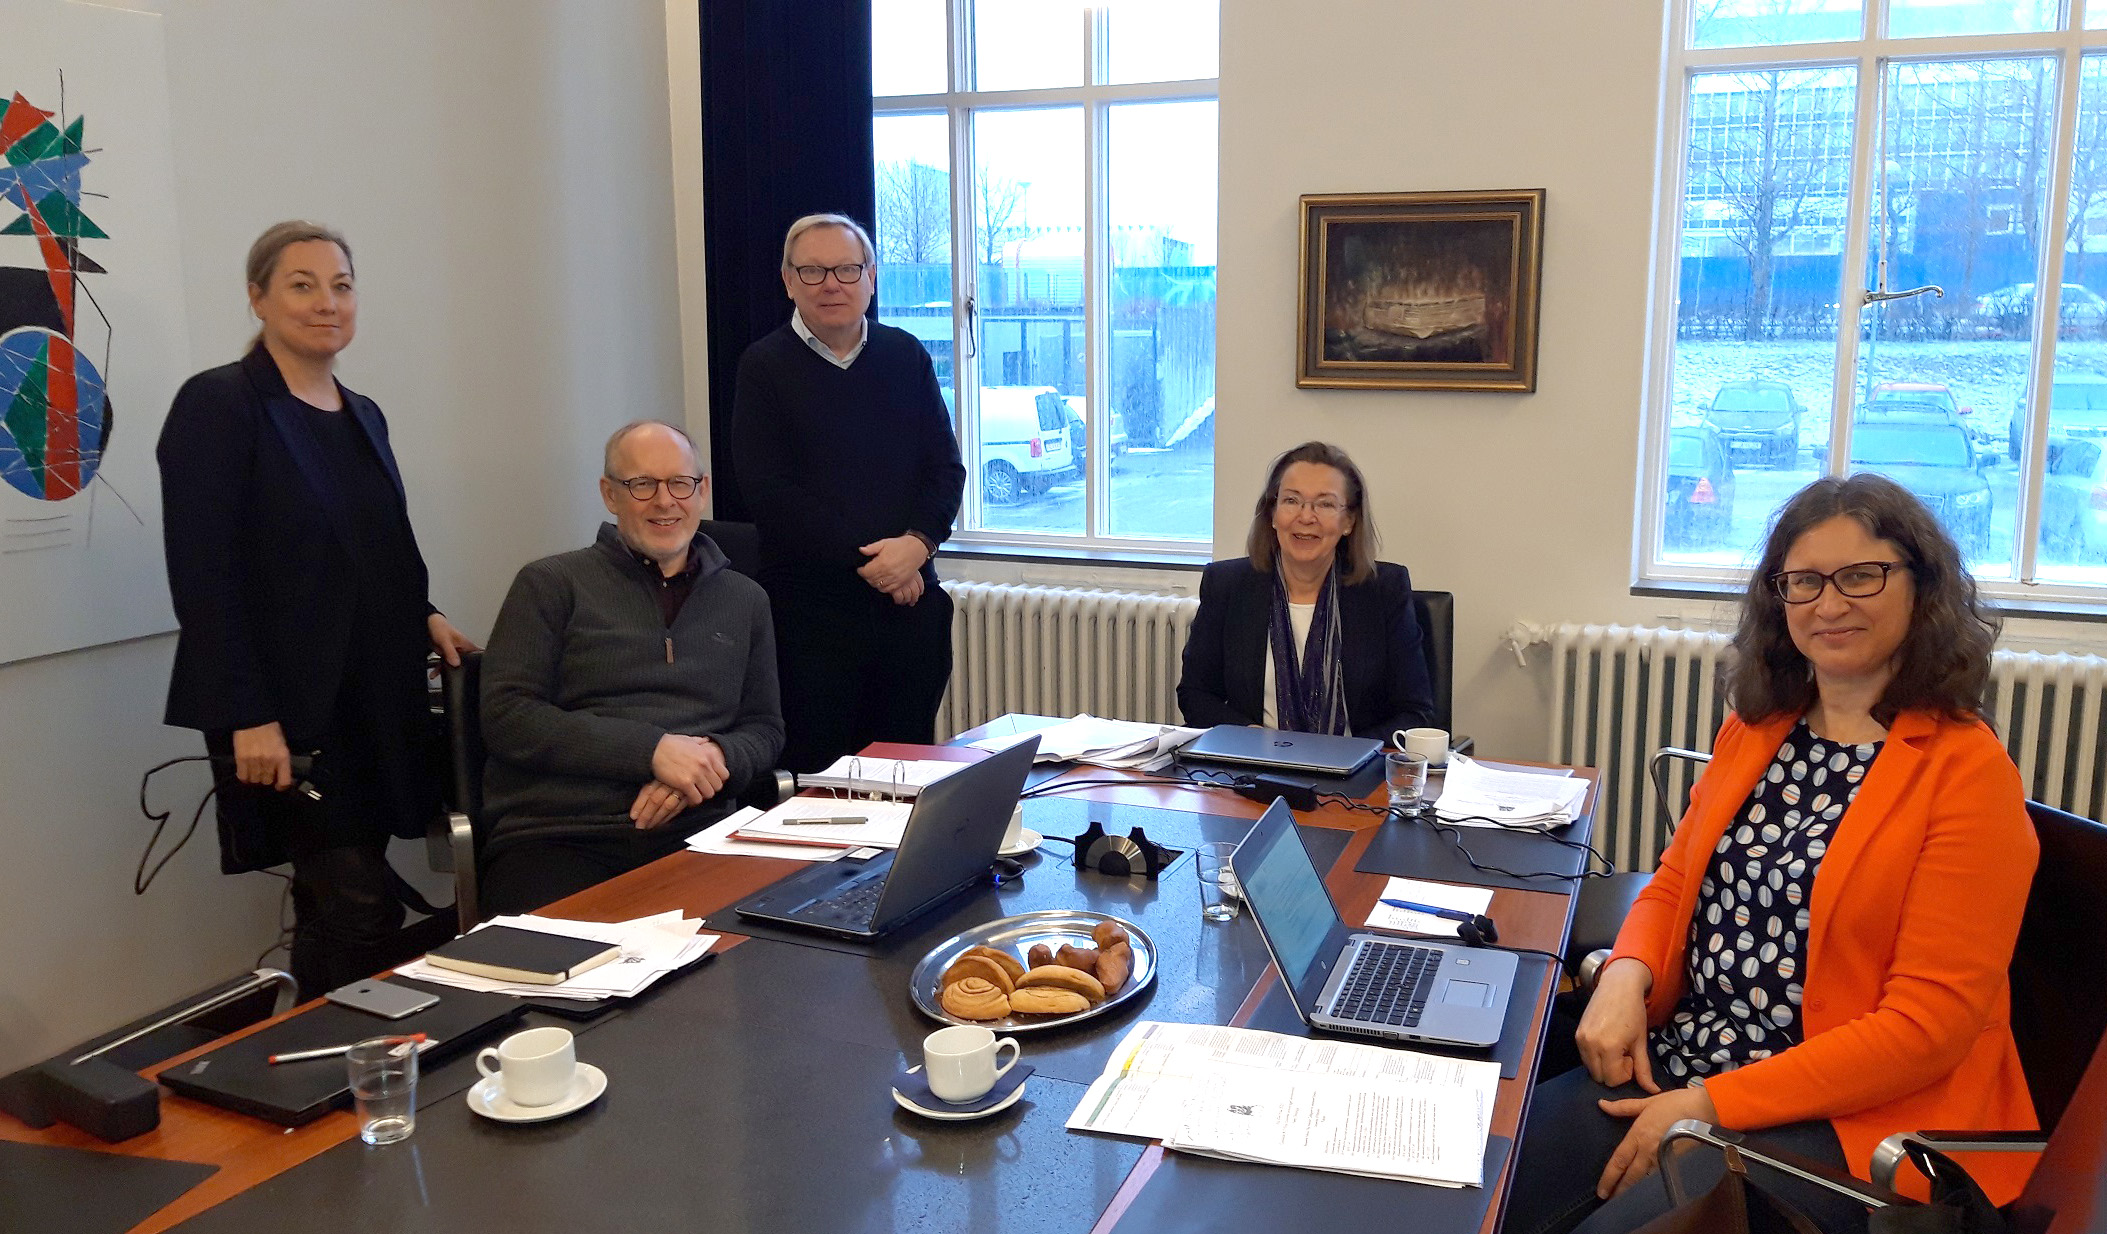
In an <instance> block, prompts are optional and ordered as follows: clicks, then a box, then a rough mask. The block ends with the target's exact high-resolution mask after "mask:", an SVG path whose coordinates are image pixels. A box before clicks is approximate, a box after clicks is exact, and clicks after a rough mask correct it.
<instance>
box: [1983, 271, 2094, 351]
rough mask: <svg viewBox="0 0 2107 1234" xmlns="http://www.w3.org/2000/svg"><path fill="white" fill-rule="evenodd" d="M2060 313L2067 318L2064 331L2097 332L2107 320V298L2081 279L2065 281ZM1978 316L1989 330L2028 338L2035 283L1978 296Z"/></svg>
mask: <svg viewBox="0 0 2107 1234" xmlns="http://www.w3.org/2000/svg"><path fill="white" fill-rule="evenodd" d="M2056 312H2057V315H2058V316H2060V317H2061V318H2062V319H2063V324H2062V327H2061V330H2060V331H2059V332H2060V333H2062V334H2064V335H2066V336H2069V335H2073V334H2097V333H2099V331H2100V326H2101V324H2102V323H2103V322H2107V300H2102V299H2101V298H2100V297H2099V296H2098V295H2096V294H2094V293H2093V292H2092V291H2091V289H2089V288H2087V287H2085V286H2084V285H2082V284H2079V283H2065V284H2063V294H2062V296H2061V297H2060V307H2059V308H2058V309H2057V310H2056ZM1975 316H1976V320H1977V321H1978V323H1979V324H1980V325H1981V326H1982V327H1983V328H1984V329H1985V330H1986V332H1988V333H1992V334H1996V335H2001V336H2003V337H2005V338H2025V337H2026V336H2027V335H2028V334H2030V333H2032V331H2033V322H2034V285H2033V284H2032V283H2014V284H2012V285H2011V286H2010V287H2000V288H1998V289H1997V290H1996V291H1993V292H1988V293H1986V294H1984V295H1980V296H1977V297H1976V298H1975Z"/></svg>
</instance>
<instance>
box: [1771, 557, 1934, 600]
mask: <svg viewBox="0 0 2107 1234" xmlns="http://www.w3.org/2000/svg"><path fill="white" fill-rule="evenodd" d="M1904 569H1908V567H1907V566H1906V565H1904V564H1903V563H1902V562H1899V561H1858V562H1853V563H1852V564H1850V565H1848V566H1841V567H1838V568H1837V569H1835V570H1832V571H1830V572H1829V573H1827V574H1824V573H1822V572H1821V571H1820V570H1780V571H1778V572H1777V573H1776V574H1773V575H1771V576H1770V589H1771V590H1772V591H1774V592H1777V593H1778V598H1779V599H1780V600H1783V601H1785V602H1786V603H1787V604H1812V603H1814V602H1815V601H1816V600H1819V599H1821V598H1822V588H1824V587H1829V586H1834V587H1835V588H1836V594H1838V595H1840V596H1850V597H1851V598H1853V599H1855V600H1863V599H1865V598H1866V597H1867V596H1877V595H1879V594H1880V593H1881V592H1882V591H1885V590H1886V589H1887V585H1888V575H1889V574H1890V573H1891V572H1893V571H1895V570H1904Z"/></svg>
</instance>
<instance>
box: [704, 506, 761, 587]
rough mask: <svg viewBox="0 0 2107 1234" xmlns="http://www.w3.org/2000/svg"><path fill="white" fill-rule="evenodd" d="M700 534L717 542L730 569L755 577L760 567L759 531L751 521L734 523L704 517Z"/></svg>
mask: <svg viewBox="0 0 2107 1234" xmlns="http://www.w3.org/2000/svg"><path fill="white" fill-rule="evenodd" d="M700 530H701V531H702V534H704V535H706V536H708V537H709V538H710V539H712V540H715V541H716V542H717V547H718V548H721V549H723V550H724V556H725V558H726V560H728V561H730V562H731V565H732V569H734V570H737V571H738V572H739V573H741V574H744V575H745V576H746V577H748V578H753V577H755V571H756V570H758V569H760V567H761V532H760V529H759V528H757V527H755V526H754V525H753V524H752V523H734V522H729V521H719V520H717V519H708V518H706V519H704V520H702V526H701V528H700Z"/></svg>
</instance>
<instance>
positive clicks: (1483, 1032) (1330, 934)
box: [1230, 800, 1516, 1046]
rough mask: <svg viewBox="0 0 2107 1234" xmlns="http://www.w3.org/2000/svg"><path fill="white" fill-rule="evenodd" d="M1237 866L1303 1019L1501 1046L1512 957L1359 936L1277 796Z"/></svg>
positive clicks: (1409, 1037)
mask: <svg viewBox="0 0 2107 1234" xmlns="http://www.w3.org/2000/svg"><path fill="white" fill-rule="evenodd" d="M1230 865H1231V868H1232V869H1233V870H1234V871H1235V872H1236V878H1237V882H1238V883H1239V884H1241V885H1242V888H1243V895H1244V903H1246V904H1248V905H1250V906H1251V917H1252V919H1253V920H1254V921H1256V922H1257V923H1258V932H1259V936H1260V937H1262V938H1263V939H1265V942H1266V950H1267V951H1268V952H1270V953H1271V954H1272V956H1273V963H1274V964H1275V965H1277V966H1278V967H1279V968H1280V980H1281V984H1282V985H1285V986H1286V987H1287V990H1288V997H1289V999H1290V1000H1292V1001H1293V1002H1294V1004H1295V1013H1296V1014H1297V1015H1299V1016H1301V1017H1302V1021H1303V1023H1305V1024H1308V1025H1310V1026H1311V1027H1312V1028H1322V1029H1329V1030H1331V1031H1333V1032H1340V1033H1357V1034H1360V1035H1362V1036H1367V1037H1389V1038H1392V1039H1394V1040H1398V1041H1427V1042H1434V1043H1437V1044H1441V1045H1464V1046H1489V1045H1492V1044H1494V1043H1496V1042H1498V1041H1499V1039H1500V1026H1501V1025H1502V1023H1504V1022H1505V1020H1506V1018H1507V1000H1508V997H1509V996H1510V995H1511V994H1512V993H1513V992H1514V974H1515V968H1516V962H1515V957H1514V955H1513V953H1511V952H1506V951H1491V950H1486V949H1484V948H1479V947H1464V946H1461V945H1450V944H1446V943H1423V942H1417V941H1408V940H1405V939H1401V938H1397V937H1395V936H1386V935H1380V934H1361V933H1355V932H1354V931H1353V930H1351V929H1349V928H1348V927H1347V925H1346V923H1345V922H1344V921H1342V920H1340V918H1339V910H1338V909H1337V908H1336V907H1335V906H1334V905H1333V904H1332V898H1331V894H1330V893H1329V892H1327V891H1326V890H1325V889H1324V879H1323V877H1322V876H1320V875H1319V874H1318V872H1317V865H1316V863H1315V862H1313V861H1311V860H1310V855H1309V853H1308V852H1307V851H1306V850H1305V849H1304V848H1303V847H1302V837H1301V836H1299V835H1297V834H1295V816H1294V815H1293V814H1292V813H1290V812H1289V810H1288V807H1287V803H1286V802H1283V801H1277V800H1276V801H1275V802H1274V803H1273V805H1272V808H1270V809H1268V810H1267V811H1266V813H1265V815H1264V817H1262V818H1260V819H1259V820H1258V822H1257V823H1256V824H1254V825H1253V826H1252V828H1251V834H1249V835H1247V836H1245V837H1244V842H1243V843H1242V844H1240V845H1238V846H1237V850H1236V856H1235V857H1234V858H1233V859H1232V860H1231V863H1230Z"/></svg>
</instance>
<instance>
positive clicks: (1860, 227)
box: [1828, 52, 1887, 476]
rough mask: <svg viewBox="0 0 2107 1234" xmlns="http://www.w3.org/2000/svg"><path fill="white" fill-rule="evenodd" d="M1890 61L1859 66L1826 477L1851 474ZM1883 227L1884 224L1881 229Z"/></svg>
mask: <svg viewBox="0 0 2107 1234" xmlns="http://www.w3.org/2000/svg"><path fill="white" fill-rule="evenodd" d="M1885 76H1886V62H1885V61H1883V60H1882V59H1881V58H1880V57H1878V56H1876V55H1873V54H1872V53H1870V52H1869V53H1867V54H1866V55H1864V56H1861V57H1859V61H1858V110H1857V118H1856V119H1855V120H1853V122H1852V125H1853V140H1852V143H1851V191H1850V195H1849V197H1848V199H1847V202H1846V204H1845V206H1844V256H1843V261H1842V262H1841V263H1840V266H1841V268H1840V269H1839V270H1838V272H1837V288H1836V305H1837V309H1836V374H1835V378H1834V383H1833V384H1832V386H1831V387H1830V400H1829V404H1830V406H1829V466H1828V474H1830V475H1832V476H1841V475H1844V474H1846V473H1847V472H1848V471H1849V470H1850V461H1851V409H1852V408H1853V407H1854V406H1856V405H1857V398H1856V397H1855V396H1856V393H1857V389H1858V335H1859V331H1860V330H1861V329H1862V328H1863V327H1864V324H1865V302H1866V289H1865V284H1866V249H1867V243H1868V239H1869V236H1870V234H1871V232H1872V218H1873V214H1872V212H1873V210H1874V208H1875V203H1874V201H1873V174H1874V171H1875V170H1876V169H1875V167H1874V162H1875V160H1876V159H1877V158H1878V151H1879V150H1880V148H1881V143H1880V137H1881V134H1882V133H1883V132H1884V131H1885V130H1884V128H1883V126H1884V125H1885V124H1886V123H1887V120H1886V115H1885V112H1886V108H1885V107H1884V106H1883V100H1884V97H1885V96H1884V95H1883V93H1882V91H1883V88H1884V87H1885V86H1886V84H1887V83H1886V81H1885ZM1884 225H1885V224H1884V223H1883V226H1884Z"/></svg>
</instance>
